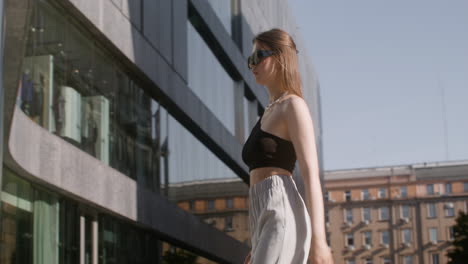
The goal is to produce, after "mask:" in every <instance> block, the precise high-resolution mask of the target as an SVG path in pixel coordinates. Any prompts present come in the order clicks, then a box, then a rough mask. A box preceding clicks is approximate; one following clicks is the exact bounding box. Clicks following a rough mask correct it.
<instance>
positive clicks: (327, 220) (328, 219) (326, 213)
mask: <svg viewBox="0 0 468 264" xmlns="http://www.w3.org/2000/svg"><path fill="white" fill-rule="evenodd" d="M325 223H330V212H329V211H328V210H325Z"/></svg>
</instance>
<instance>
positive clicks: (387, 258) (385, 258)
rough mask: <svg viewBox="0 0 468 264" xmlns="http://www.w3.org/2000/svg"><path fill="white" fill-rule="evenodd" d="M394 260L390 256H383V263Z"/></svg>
mask: <svg viewBox="0 0 468 264" xmlns="http://www.w3.org/2000/svg"><path fill="white" fill-rule="evenodd" d="M390 263H392V261H391V260H390V258H389V257H383V264H390Z"/></svg>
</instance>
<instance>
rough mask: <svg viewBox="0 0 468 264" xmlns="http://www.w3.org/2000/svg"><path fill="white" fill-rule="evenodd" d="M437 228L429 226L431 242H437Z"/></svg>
mask: <svg viewBox="0 0 468 264" xmlns="http://www.w3.org/2000/svg"><path fill="white" fill-rule="evenodd" d="M437 241H438V239H437V228H436V227H431V228H429V242H435V243H437Z"/></svg>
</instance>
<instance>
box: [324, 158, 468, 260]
mask: <svg viewBox="0 0 468 264" xmlns="http://www.w3.org/2000/svg"><path fill="white" fill-rule="evenodd" d="M325 178H326V181H325V189H326V193H325V199H326V208H327V214H326V225H327V234H328V236H329V243H330V245H331V247H332V249H333V254H334V258H335V261H336V262H335V263H337V264H357V263H359V264H361V263H362V264H371V263H374V264H377V263H378V264H388V263H395V264H415V263H419V264H441V263H447V262H448V259H447V256H446V254H447V251H448V250H450V246H451V240H452V239H453V229H452V226H453V225H454V224H455V218H456V216H457V213H458V212H459V211H464V212H466V211H467V204H468V162H452V163H433V164H416V165H410V166H401V167H400V166H396V167H381V168H370V169H356V170H341V171H330V172H326V173H325Z"/></svg>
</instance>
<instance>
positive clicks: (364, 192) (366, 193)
mask: <svg viewBox="0 0 468 264" xmlns="http://www.w3.org/2000/svg"><path fill="white" fill-rule="evenodd" d="M361 196H362V197H361V198H362V200H369V199H370V196H369V190H368V189H364V190H362V192H361Z"/></svg>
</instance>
